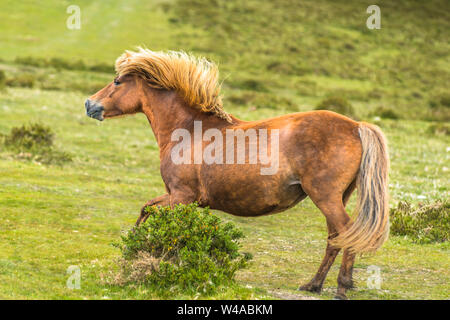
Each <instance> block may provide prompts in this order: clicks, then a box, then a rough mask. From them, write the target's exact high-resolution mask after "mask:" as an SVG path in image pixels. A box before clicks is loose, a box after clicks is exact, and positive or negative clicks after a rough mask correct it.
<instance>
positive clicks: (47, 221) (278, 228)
mask: <svg viewBox="0 0 450 320" xmlns="http://www.w3.org/2000/svg"><path fill="white" fill-rule="evenodd" d="M69 4H72V2H70V1H46V2H45V4H36V3H34V2H33V1H22V2H20V3H18V2H13V1H2V3H1V4H0V31H1V32H0V59H1V61H0V70H3V71H4V72H5V74H6V78H7V83H8V86H7V88H5V89H4V90H2V91H0V134H7V133H8V132H9V130H10V129H11V128H12V127H16V126H20V125H22V124H23V123H27V122H36V121H39V122H42V123H44V124H47V125H49V126H51V128H52V129H53V130H54V132H55V134H56V145H57V147H58V148H59V149H61V150H64V151H66V152H69V153H70V154H71V155H72V157H73V161H72V162H70V163H67V164H65V165H64V166H58V165H43V164H41V163H38V162H33V161H27V160H23V159H19V158H18V156H17V155H16V154H14V153H12V152H11V151H8V150H6V149H4V148H2V147H0V212H1V214H0V298H8V299H9V298H77V299H79V298H81V299H93V298H98V299H101V298H105V299H108V298H113V299H116V298H122V299H123V298H158V297H155V296H154V294H153V293H152V292H150V291H148V289H146V288H145V287H138V288H118V287H111V286H107V285H105V284H103V283H102V281H101V275H102V274H105V273H107V272H108V271H110V270H112V269H114V268H115V263H114V259H115V258H116V257H117V256H118V254H119V253H118V251H117V249H114V248H113V247H112V246H111V245H110V243H111V242H112V241H115V240H117V239H118V237H119V235H120V232H121V230H126V229H128V228H129V227H130V226H131V225H132V224H133V223H134V221H135V219H136V218H137V215H138V211H139V209H140V207H141V206H142V205H143V203H144V202H145V201H147V200H148V199H150V198H152V197H155V196H157V195H159V194H161V193H162V192H163V191H164V187H163V184H162V181H161V178H160V175H159V160H158V159H159V158H158V149H157V145H156V142H155V139H154V137H153V135H152V133H151V131H150V128H149V126H148V124H147V122H146V119H145V118H144V117H143V116H142V115H137V116H134V117H130V118H124V119H117V120H111V121H106V122H104V123H98V122H96V121H94V120H92V119H88V118H86V116H85V115H84V107H83V103H84V100H85V98H86V96H87V95H88V94H89V93H90V92H93V91H95V90H97V89H98V88H100V87H101V86H103V85H104V84H106V83H107V82H108V81H110V80H111V79H112V77H113V74H112V73H111V72H108V70H103V69H102V72H97V71H94V70H87V69H89V68H90V67H93V66H94V67H95V66H102V65H104V64H106V65H111V66H112V64H113V62H114V60H115V58H116V57H117V56H118V55H119V54H120V53H122V52H123V50H125V49H130V48H131V49H132V48H134V47H135V46H137V45H144V46H147V47H149V48H151V49H157V50H166V49H173V50H181V49H182V50H185V51H191V52H193V53H195V54H199V55H205V56H207V57H208V58H210V59H212V60H214V61H216V62H218V63H219V66H220V69H221V77H222V79H223V80H224V86H223V93H224V95H225V100H224V101H225V109H226V110H227V111H229V112H231V113H233V114H235V115H236V116H238V117H240V118H243V119H246V120H250V119H262V118H267V117H271V116H276V115H280V114H283V113H287V112H294V111H305V110H311V109H313V108H314V107H315V106H316V105H317V104H318V103H319V102H320V101H321V100H323V99H324V98H325V97H327V96H329V95H333V96H338V97H342V98H345V99H347V100H348V101H350V103H351V104H352V105H353V107H354V109H355V114H354V117H355V118H358V119H364V120H368V121H371V122H376V123H377V124H378V125H380V126H381V127H382V129H383V131H384V132H385V133H386V135H387V137H388V140H389V142H390V150H391V153H390V154H391V161H392V170H391V185H390V189H391V196H392V199H391V206H394V205H395V204H396V203H397V202H398V201H400V200H408V201H412V202H414V203H417V202H421V201H431V200H436V199H442V198H446V197H447V198H448V195H449V183H448V181H449V171H448V170H449V169H448V159H449V146H450V139H449V137H448V135H445V134H436V133H435V130H433V128H434V127H435V126H436V125H445V123H446V121H448V120H449V106H448V101H449V100H450V99H448V97H449V95H448V90H447V86H448V83H449V80H450V74H449V70H450V59H449V49H450V48H449V46H450V45H449V31H448V30H450V28H449V27H450V26H449V24H450V23H449V21H450V19H449V18H450V17H449V12H450V11H449V10H448V9H449V4H448V2H447V1H428V2H426V3H423V2H420V1H397V2H395V3H392V2H387V1H385V2H380V3H378V5H379V6H380V8H381V17H382V22H381V23H382V28H381V29H380V30H368V29H367V28H366V27H365V21H366V19H367V17H368V14H367V13H366V12H365V10H366V8H367V6H368V5H369V4H371V3H369V1H347V2H344V1H339V3H336V2H332V1H288V0H282V1H276V2H271V1H246V2H241V1H235V0H228V1H219V0H216V1H212V2H210V1H204V0H177V1H118V0H116V1H108V2H97V3H93V2H92V1H77V4H78V5H79V6H80V8H81V15H82V27H81V30H68V29H67V28H66V19H67V17H68V14H67V13H66V8H67V6H68V5H69ZM52 58H60V59H62V62H61V61H59V62H58V63H56V62H53V63H51V62H49V61H50V60H51V59H52ZM79 60H80V61H82V62H83V65H81V64H80V65H78V67H74V66H71V65H70V64H69V66H68V65H67V62H74V61H79ZM36 61H37V63H36ZM380 107H382V108H384V109H389V110H391V111H393V112H394V113H395V114H396V115H397V116H398V118H399V119H385V118H382V117H380V116H381V114H379V110H381V109H380ZM353 201H354V199H352V202H351V203H350V209H351V208H352V207H353ZM217 214H218V215H220V216H221V217H223V218H224V219H226V220H231V221H234V222H235V223H237V224H238V225H239V226H240V227H241V228H243V229H244V231H245V234H246V235H247V239H246V240H245V242H244V249H245V250H246V251H249V252H251V253H253V254H254V262H253V263H252V264H251V266H250V268H249V269H247V270H245V271H242V272H240V273H239V275H238V285H236V287H233V288H230V289H224V290H222V291H220V293H219V294H218V295H216V296H213V297H211V298H231V299H233V298H273V297H275V298H302V297H304V296H305V294H304V293H298V292H297V291H295V289H296V288H297V287H298V285H300V284H302V283H304V282H306V281H307V280H309V278H310V277H312V275H313V274H314V272H315V271H316V270H317V268H318V265H319V263H320V261H321V259H322V255H323V252H324V248H325V238H326V225H325V220H324V218H323V216H322V215H321V213H320V212H319V210H318V209H317V208H315V206H314V205H313V204H312V203H311V202H310V201H309V200H305V201H304V202H302V203H301V204H299V205H298V206H296V207H295V208H293V209H291V210H288V211H287V212H285V213H282V214H277V215H274V216H269V217H262V218H257V219H244V218H236V217H232V216H229V215H226V214H224V213H221V212H217ZM448 256H449V246H448V242H447V243H441V244H427V245H419V244H414V243H412V242H411V241H410V240H409V239H407V238H403V237H398V236H391V238H390V240H389V241H388V243H387V244H386V245H385V246H384V247H383V249H382V250H381V251H380V252H379V253H377V254H376V255H374V256H370V257H363V258H361V259H358V260H357V264H356V265H355V271H356V272H355V278H356V284H357V286H358V289H357V290H355V291H352V292H349V298H353V299H367V298H371V299H377V298H378V299H379V298H388V299H401V298H406V299H411V298H416V299H448V298H449V297H450V296H449V290H448V283H449V282H450V273H449V272H448V270H450V262H449V259H448ZM70 265H78V266H80V268H81V270H82V280H81V290H69V289H68V288H67V287H66V280H67V278H68V275H67V274H66V270H67V268H68V266H70ZM370 265H377V266H379V267H381V270H382V279H383V283H382V289H381V290H374V289H368V288H367V285H366V279H367V277H368V276H369V274H368V273H367V267H368V266H370ZM338 268H339V261H337V262H336V263H335V265H334V266H333V268H332V269H331V272H330V275H329V277H328V278H327V281H326V283H325V292H324V294H323V295H321V296H320V297H321V298H332V297H333V295H334V291H335V287H336V278H337V273H338ZM314 297H319V296H314ZM174 298H183V297H179V296H177V297H174ZM187 298H191V297H187Z"/></svg>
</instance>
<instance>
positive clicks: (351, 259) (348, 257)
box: [335, 250, 355, 300]
mask: <svg viewBox="0 0 450 320" xmlns="http://www.w3.org/2000/svg"><path fill="white" fill-rule="evenodd" d="M354 263H355V254H354V253H350V251H349V250H344V256H343V258H342V264H341V269H340V270H339V276H338V279H337V281H338V289H337V294H336V297H335V298H336V299H339V300H346V299H347V296H346V294H345V293H346V292H347V290H348V289H352V288H354V285H353V275H352V274H353V264H354Z"/></svg>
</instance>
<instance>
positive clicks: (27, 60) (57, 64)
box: [14, 57, 114, 73]
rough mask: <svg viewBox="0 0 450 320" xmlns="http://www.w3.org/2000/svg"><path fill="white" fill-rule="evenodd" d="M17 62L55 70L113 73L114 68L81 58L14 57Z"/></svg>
mask: <svg viewBox="0 0 450 320" xmlns="http://www.w3.org/2000/svg"><path fill="white" fill-rule="evenodd" d="M14 61H15V62H16V63H17V64H21V65H25V66H33V67H38V68H55V69H57V70H61V69H65V70H81V71H94V72H104V73H114V68H113V66H112V65H110V64H105V63H96V64H91V65H87V64H86V63H85V62H84V61H83V60H81V59H78V60H68V59H66V58H61V57H52V58H49V59H47V58H38V57H16V59H15V60H14Z"/></svg>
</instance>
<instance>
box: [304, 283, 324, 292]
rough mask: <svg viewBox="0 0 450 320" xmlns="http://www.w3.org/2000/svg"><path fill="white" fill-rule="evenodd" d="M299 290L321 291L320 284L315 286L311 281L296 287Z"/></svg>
mask: <svg viewBox="0 0 450 320" xmlns="http://www.w3.org/2000/svg"><path fill="white" fill-rule="evenodd" d="M298 290H299V291H308V292H313V293H321V292H322V286H316V285H313V284H311V283H307V284H305V285H303V286H300V287H299V288H298Z"/></svg>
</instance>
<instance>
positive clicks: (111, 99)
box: [85, 74, 142, 121]
mask: <svg viewBox="0 0 450 320" xmlns="http://www.w3.org/2000/svg"><path fill="white" fill-rule="evenodd" d="M139 88H142V80H141V79H140V78H139V77H136V76H134V75H131V74H127V75H123V76H117V77H116V78H114V80H113V81H112V82H111V83H109V84H108V85H107V86H106V87H104V88H103V89H101V90H100V91H98V92H97V93H95V94H94V95H92V96H90V97H89V98H88V99H87V100H86V102H85V107H86V114H87V115H88V116H89V117H91V118H94V119H97V120H100V121H103V120H104V119H105V118H112V117H117V116H121V115H126V114H133V113H137V112H140V111H141V108H142V107H141V106H142V101H141V95H142V91H141V90H139Z"/></svg>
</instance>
